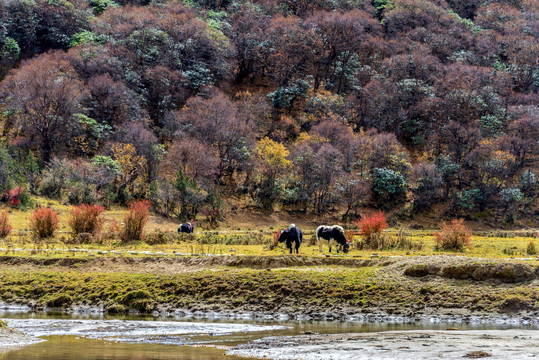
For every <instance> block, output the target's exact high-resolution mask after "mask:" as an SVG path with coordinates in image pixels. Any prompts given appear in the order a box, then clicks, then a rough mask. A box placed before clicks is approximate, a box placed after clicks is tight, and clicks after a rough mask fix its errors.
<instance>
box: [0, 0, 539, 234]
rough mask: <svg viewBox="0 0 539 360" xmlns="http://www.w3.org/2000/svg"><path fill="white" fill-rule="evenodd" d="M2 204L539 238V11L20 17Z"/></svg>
mask: <svg viewBox="0 0 539 360" xmlns="http://www.w3.org/2000/svg"><path fill="white" fill-rule="evenodd" d="M0 79H1V82H0V116H1V117H0V136H1V137H0V194H2V195H1V196H2V201H4V202H6V203H7V204H8V205H9V206H14V207H25V206H31V202H32V200H31V196H30V195H31V194H39V195H43V196H47V197H50V198H54V199H60V200H62V201H64V202H67V203H71V204H79V203H99V204H103V205H106V206H108V205H111V204H114V203H118V204H126V203H129V202H130V201H131V200H133V199H141V198H145V199H149V200H151V201H152V204H153V206H154V208H155V211H157V212H159V213H162V214H164V215H167V216H171V217H176V218H179V219H180V220H185V219H191V218H195V217H197V216H198V218H201V219H202V218H208V219H209V220H210V221H211V223H212V224H213V223H215V221H216V220H218V219H219V218H220V217H221V216H222V215H223V212H224V214H225V215H226V211H227V207H226V206H225V204H226V203H227V201H228V200H230V199H234V203H235V204H237V203H241V204H242V206H247V207H252V208H261V209H284V210H286V211H299V212H305V213H307V214H321V213H327V212H331V213H332V214H335V216H337V215H338V216H341V215H344V217H345V218H349V219H351V218H355V217H356V216H358V215H359V214H362V213H363V212H365V211H367V210H366V209H371V208H381V209H383V210H385V211H387V212H391V213H392V214H393V215H394V216H397V217H399V216H400V217H416V218H421V217H422V216H424V215H425V214H427V213H435V214H436V216H439V217H446V218H449V217H455V216H460V217H467V218H468V219H475V220H484V221H490V222H497V223H499V224H500V225H501V223H502V221H503V222H505V223H507V224H518V225H525V226H530V225H531V226H533V225H534V223H535V225H537V219H538V212H539V210H538V208H539V206H538V196H539V184H538V181H539V179H538V176H539V173H538V171H539V170H538V166H537V165H538V162H537V160H538V157H539V142H538V141H539V96H538V89H539V1H538V0H503V1H495V0H493V1H491V0H485V1H479V0H472V1H460V0H431V1H430V0H374V1H373V2H370V1H364V0H314V1H306V0H251V1H246V0H235V1H228V0H200V1H198V0H185V1H184V2H182V1H173V0H172V1H167V0H154V1H149V0H118V1H112V0H2V2H1V3H0Z"/></svg>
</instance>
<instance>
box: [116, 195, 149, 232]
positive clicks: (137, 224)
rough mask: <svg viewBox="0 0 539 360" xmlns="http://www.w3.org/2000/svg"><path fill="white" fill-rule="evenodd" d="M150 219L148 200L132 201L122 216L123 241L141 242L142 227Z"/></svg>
mask: <svg viewBox="0 0 539 360" xmlns="http://www.w3.org/2000/svg"><path fill="white" fill-rule="evenodd" d="M149 218H150V202H149V201H148V200H140V201H133V202H132V203H131V204H129V212H128V213H127V214H126V215H125V216H124V226H123V229H122V231H121V235H120V236H121V238H122V240H123V241H133V240H142V239H143V237H144V226H145V225H146V223H147V222H148V219H149Z"/></svg>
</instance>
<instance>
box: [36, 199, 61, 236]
mask: <svg viewBox="0 0 539 360" xmlns="http://www.w3.org/2000/svg"><path fill="white" fill-rule="evenodd" d="M57 229H58V214H57V213H56V212H55V211H54V210H52V209H51V208H50V207H47V208H44V207H41V206H40V207H38V208H37V210H36V211H34V213H33V214H32V215H31V216H30V230H31V231H32V232H33V233H34V236H35V237H37V238H39V239H44V238H48V237H52V236H53V235H54V232H55V231H56V230H57Z"/></svg>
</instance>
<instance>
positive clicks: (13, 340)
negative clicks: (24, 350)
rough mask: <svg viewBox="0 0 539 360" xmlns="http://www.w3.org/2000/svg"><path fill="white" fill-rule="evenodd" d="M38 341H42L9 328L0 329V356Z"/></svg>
mask: <svg viewBox="0 0 539 360" xmlns="http://www.w3.org/2000/svg"><path fill="white" fill-rule="evenodd" d="M40 341H42V340H41V339H38V338H34V337H31V336H28V335H26V334H25V333H23V332H22V331H20V330H17V329H12V328H9V327H3V328H0V354H3V353H5V352H8V351H10V350H13V349H16V348H19V347H22V346H25V345H30V344H34V343H37V342H40Z"/></svg>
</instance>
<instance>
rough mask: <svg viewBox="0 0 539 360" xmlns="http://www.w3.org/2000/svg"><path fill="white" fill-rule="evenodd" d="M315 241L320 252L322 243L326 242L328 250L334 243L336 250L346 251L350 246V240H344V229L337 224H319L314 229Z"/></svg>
mask: <svg viewBox="0 0 539 360" xmlns="http://www.w3.org/2000/svg"><path fill="white" fill-rule="evenodd" d="M316 241H317V242H318V248H319V249H320V252H322V245H324V244H327V246H328V248H329V252H331V248H332V247H333V245H336V248H337V252H339V249H342V251H343V253H345V254H346V253H348V249H349V248H350V242H349V241H348V240H346V235H345V234H344V229H343V228H342V226H339V225H333V226H328V225H321V226H319V227H318V228H317V229H316Z"/></svg>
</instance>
